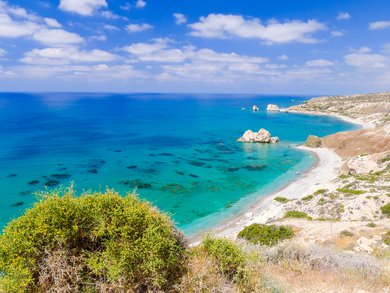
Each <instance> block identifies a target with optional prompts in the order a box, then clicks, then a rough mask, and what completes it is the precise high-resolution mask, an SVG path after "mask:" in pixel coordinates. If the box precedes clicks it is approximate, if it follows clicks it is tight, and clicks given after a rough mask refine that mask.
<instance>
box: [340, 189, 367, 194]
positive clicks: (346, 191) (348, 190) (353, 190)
mask: <svg viewBox="0 0 390 293" xmlns="http://www.w3.org/2000/svg"><path fill="white" fill-rule="evenodd" d="M336 190H337V191H338V192H341V193H346V194H356V195H358V194H363V193H364V191H363V190H357V189H349V188H337V189H336Z"/></svg>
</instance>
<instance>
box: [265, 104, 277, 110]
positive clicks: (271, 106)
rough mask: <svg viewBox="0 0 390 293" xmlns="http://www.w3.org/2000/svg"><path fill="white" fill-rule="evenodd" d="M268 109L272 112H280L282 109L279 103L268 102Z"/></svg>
mask: <svg viewBox="0 0 390 293" xmlns="http://www.w3.org/2000/svg"><path fill="white" fill-rule="evenodd" d="M267 111H270V112H279V111H280V108H279V107H278V106H277V105H274V104H268V106H267Z"/></svg>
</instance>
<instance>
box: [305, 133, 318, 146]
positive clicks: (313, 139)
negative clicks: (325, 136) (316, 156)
mask: <svg viewBox="0 0 390 293" xmlns="http://www.w3.org/2000/svg"><path fill="white" fill-rule="evenodd" d="M321 145H322V142H321V138H319V137H318V136H316V135H309V136H308V137H307V140H306V142H305V146H307V147H309V148H319V147H321Z"/></svg>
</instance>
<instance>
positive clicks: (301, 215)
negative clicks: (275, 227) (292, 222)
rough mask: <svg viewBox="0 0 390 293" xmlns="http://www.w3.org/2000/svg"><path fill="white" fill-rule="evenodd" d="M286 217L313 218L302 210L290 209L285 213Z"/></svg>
mask: <svg viewBox="0 0 390 293" xmlns="http://www.w3.org/2000/svg"><path fill="white" fill-rule="evenodd" d="M284 218H298V219H308V220H311V219H312V218H311V217H309V215H308V214H307V213H305V212H300V211H288V212H286V213H285V214H284Z"/></svg>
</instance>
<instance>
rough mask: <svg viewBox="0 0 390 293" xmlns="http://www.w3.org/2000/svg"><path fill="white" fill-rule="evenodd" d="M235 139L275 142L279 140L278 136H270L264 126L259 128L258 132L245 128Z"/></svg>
mask: <svg viewBox="0 0 390 293" xmlns="http://www.w3.org/2000/svg"><path fill="white" fill-rule="evenodd" d="M237 141H240V142H259V143H270V142H272V143H276V142H278V141H279V138H278V137H276V136H275V137H272V138H271V133H269V131H268V130H265V129H264V128H262V129H260V130H259V131H258V132H254V131H252V130H247V131H245V133H244V134H243V136H241V137H240V138H239V139H238V140H237Z"/></svg>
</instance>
